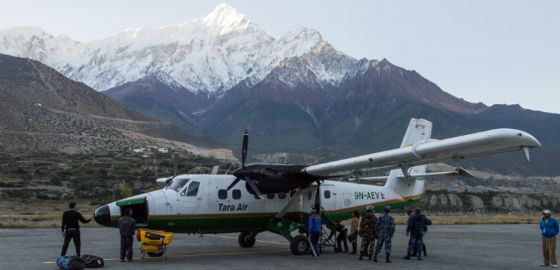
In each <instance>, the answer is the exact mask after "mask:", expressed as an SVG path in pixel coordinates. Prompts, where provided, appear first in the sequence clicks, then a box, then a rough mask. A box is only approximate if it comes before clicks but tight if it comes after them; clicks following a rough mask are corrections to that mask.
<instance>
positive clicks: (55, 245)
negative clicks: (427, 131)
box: [0, 225, 542, 270]
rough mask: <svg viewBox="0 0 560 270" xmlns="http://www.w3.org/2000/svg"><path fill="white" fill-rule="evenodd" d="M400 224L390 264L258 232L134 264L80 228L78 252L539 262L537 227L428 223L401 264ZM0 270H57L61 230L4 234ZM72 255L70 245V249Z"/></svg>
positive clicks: (110, 241)
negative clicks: (413, 253)
mask: <svg viewBox="0 0 560 270" xmlns="http://www.w3.org/2000/svg"><path fill="white" fill-rule="evenodd" d="M404 232H405V228H404V227H403V226H398V227H397V232H396V234H395V239H394V241H393V256H392V258H393V263H392V264H386V263H382V262H380V263H375V266H373V265H372V264H374V263H372V262H371V261H367V260H365V261H359V260H358V259H357V257H356V256H354V255H348V254H337V253H334V252H333V250H332V249H331V248H328V249H327V250H326V251H325V252H324V253H323V254H322V256H321V257H320V258H317V259H316V258H312V257H311V256H294V255H292V254H291V253H290V251H289V245H288V242H287V241H286V240H284V239H283V238H282V237H280V236H277V235H274V234H271V233H262V234H259V235H258V236H257V239H258V240H257V243H256V245H255V247H253V248H241V247H239V246H238V244H237V234H225V235H205V236H204V237H200V236H193V235H183V234H178V235H175V238H174V240H173V243H172V244H171V245H170V246H169V247H168V250H167V253H166V255H167V257H168V260H167V262H165V261H164V259H163V258H147V259H144V260H142V259H140V254H139V252H138V247H139V245H138V242H136V241H135V243H134V252H135V254H134V261H133V262H130V263H129V262H124V263H121V262H120V261H119V260H118V257H119V235H118V232H117V230H116V229H111V228H85V229H82V232H81V235H82V254H93V255H97V256H101V257H103V258H104V259H105V263H106V265H105V268H108V269H135V270H140V269H158V270H161V269H319V268H320V269H343V268H348V267H359V268H366V267H367V268H369V267H375V268H377V269H538V268H541V267H539V265H540V263H541V258H542V257H541V253H540V237H539V231H538V228H537V225H451V226H443V225H442V226H431V227H430V231H429V232H428V234H427V235H426V243H427V246H428V257H426V258H425V260H423V261H417V260H404V259H403V258H402V257H403V256H404V255H405V253H406V244H407V237H406V236H405V233H404ZM0 239H1V241H0V250H1V251H2V253H3V254H2V255H3V256H2V257H3V259H2V260H0V269H6V270H7V269H57V268H56V266H55V264H54V260H55V258H56V257H57V255H58V254H59V253H60V249H61V245H62V236H61V233H60V230H59V229H2V230H0ZM68 253H69V254H70V255H71V254H74V247H73V246H72V244H71V247H70V248H69V252H68Z"/></svg>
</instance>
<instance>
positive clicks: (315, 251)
mask: <svg viewBox="0 0 560 270" xmlns="http://www.w3.org/2000/svg"><path fill="white" fill-rule="evenodd" d="M321 229H322V225H321V215H319V213H318V212H317V210H315V209H313V210H311V214H310V215H309V218H308V219H307V233H308V234H309V241H310V242H311V255H312V256H313V257H319V238H321Z"/></svg>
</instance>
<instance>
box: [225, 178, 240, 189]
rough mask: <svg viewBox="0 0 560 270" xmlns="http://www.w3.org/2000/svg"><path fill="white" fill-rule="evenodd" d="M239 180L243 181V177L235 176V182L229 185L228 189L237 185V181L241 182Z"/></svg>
mask: <svg viewBox="0 0 560 270" xmlns="http://www.w3.org/2000/svg"><path fill="white" fill-rule="evenodd" d="M239 181H241V178H235V180H233V182H232V183H231V184H230V185H229V187H228V188H227V190H230V189H231V188H232V187H233V186H235V185H236V184H237V183H239Z"/></svg>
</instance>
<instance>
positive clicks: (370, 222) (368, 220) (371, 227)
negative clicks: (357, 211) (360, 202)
mask: <svg viewBox="0 0 560 270" xmlns="http://www.w3.org/2000/svg"><path fill="white" fill-rule="evenodd" d="M376 223H377V220H376V218H375V214H374V213H373V206H368V207H367V210H366V215H365V216H364V217H362V221H361V222H360V232H359V234H360V236H361V237H362V249H361V250H360V257H359V258H358V259H359V260H363V259H364V256H365V255H368V256H369V260H371V259H372V256H373V245H374V244H375V236H376V234H377V233H376V232H375V224H376Z"/></svg>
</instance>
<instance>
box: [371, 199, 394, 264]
mask: <svg viewBox="0 0 560 270" xmlns="http://www.w3.org/2000/svg"><path fill="white" fill-rule="evenodd" d="M383 212H384V213H383V215H382V216H380V217H379V220H378V221H377V224H376V229H375V230H376V231H377V244H376V245H375V254H374V255H373V261H374V262H377V254H379V253H380V252H381V248H382V247H383V245H385V262H386V263H391V247H392V245H391V239H393V234H395V219H394V218H393V217H392V216H391V215H390V214H389V213H390V212H391V206H385V208H384V209H383Z"/></svg>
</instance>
